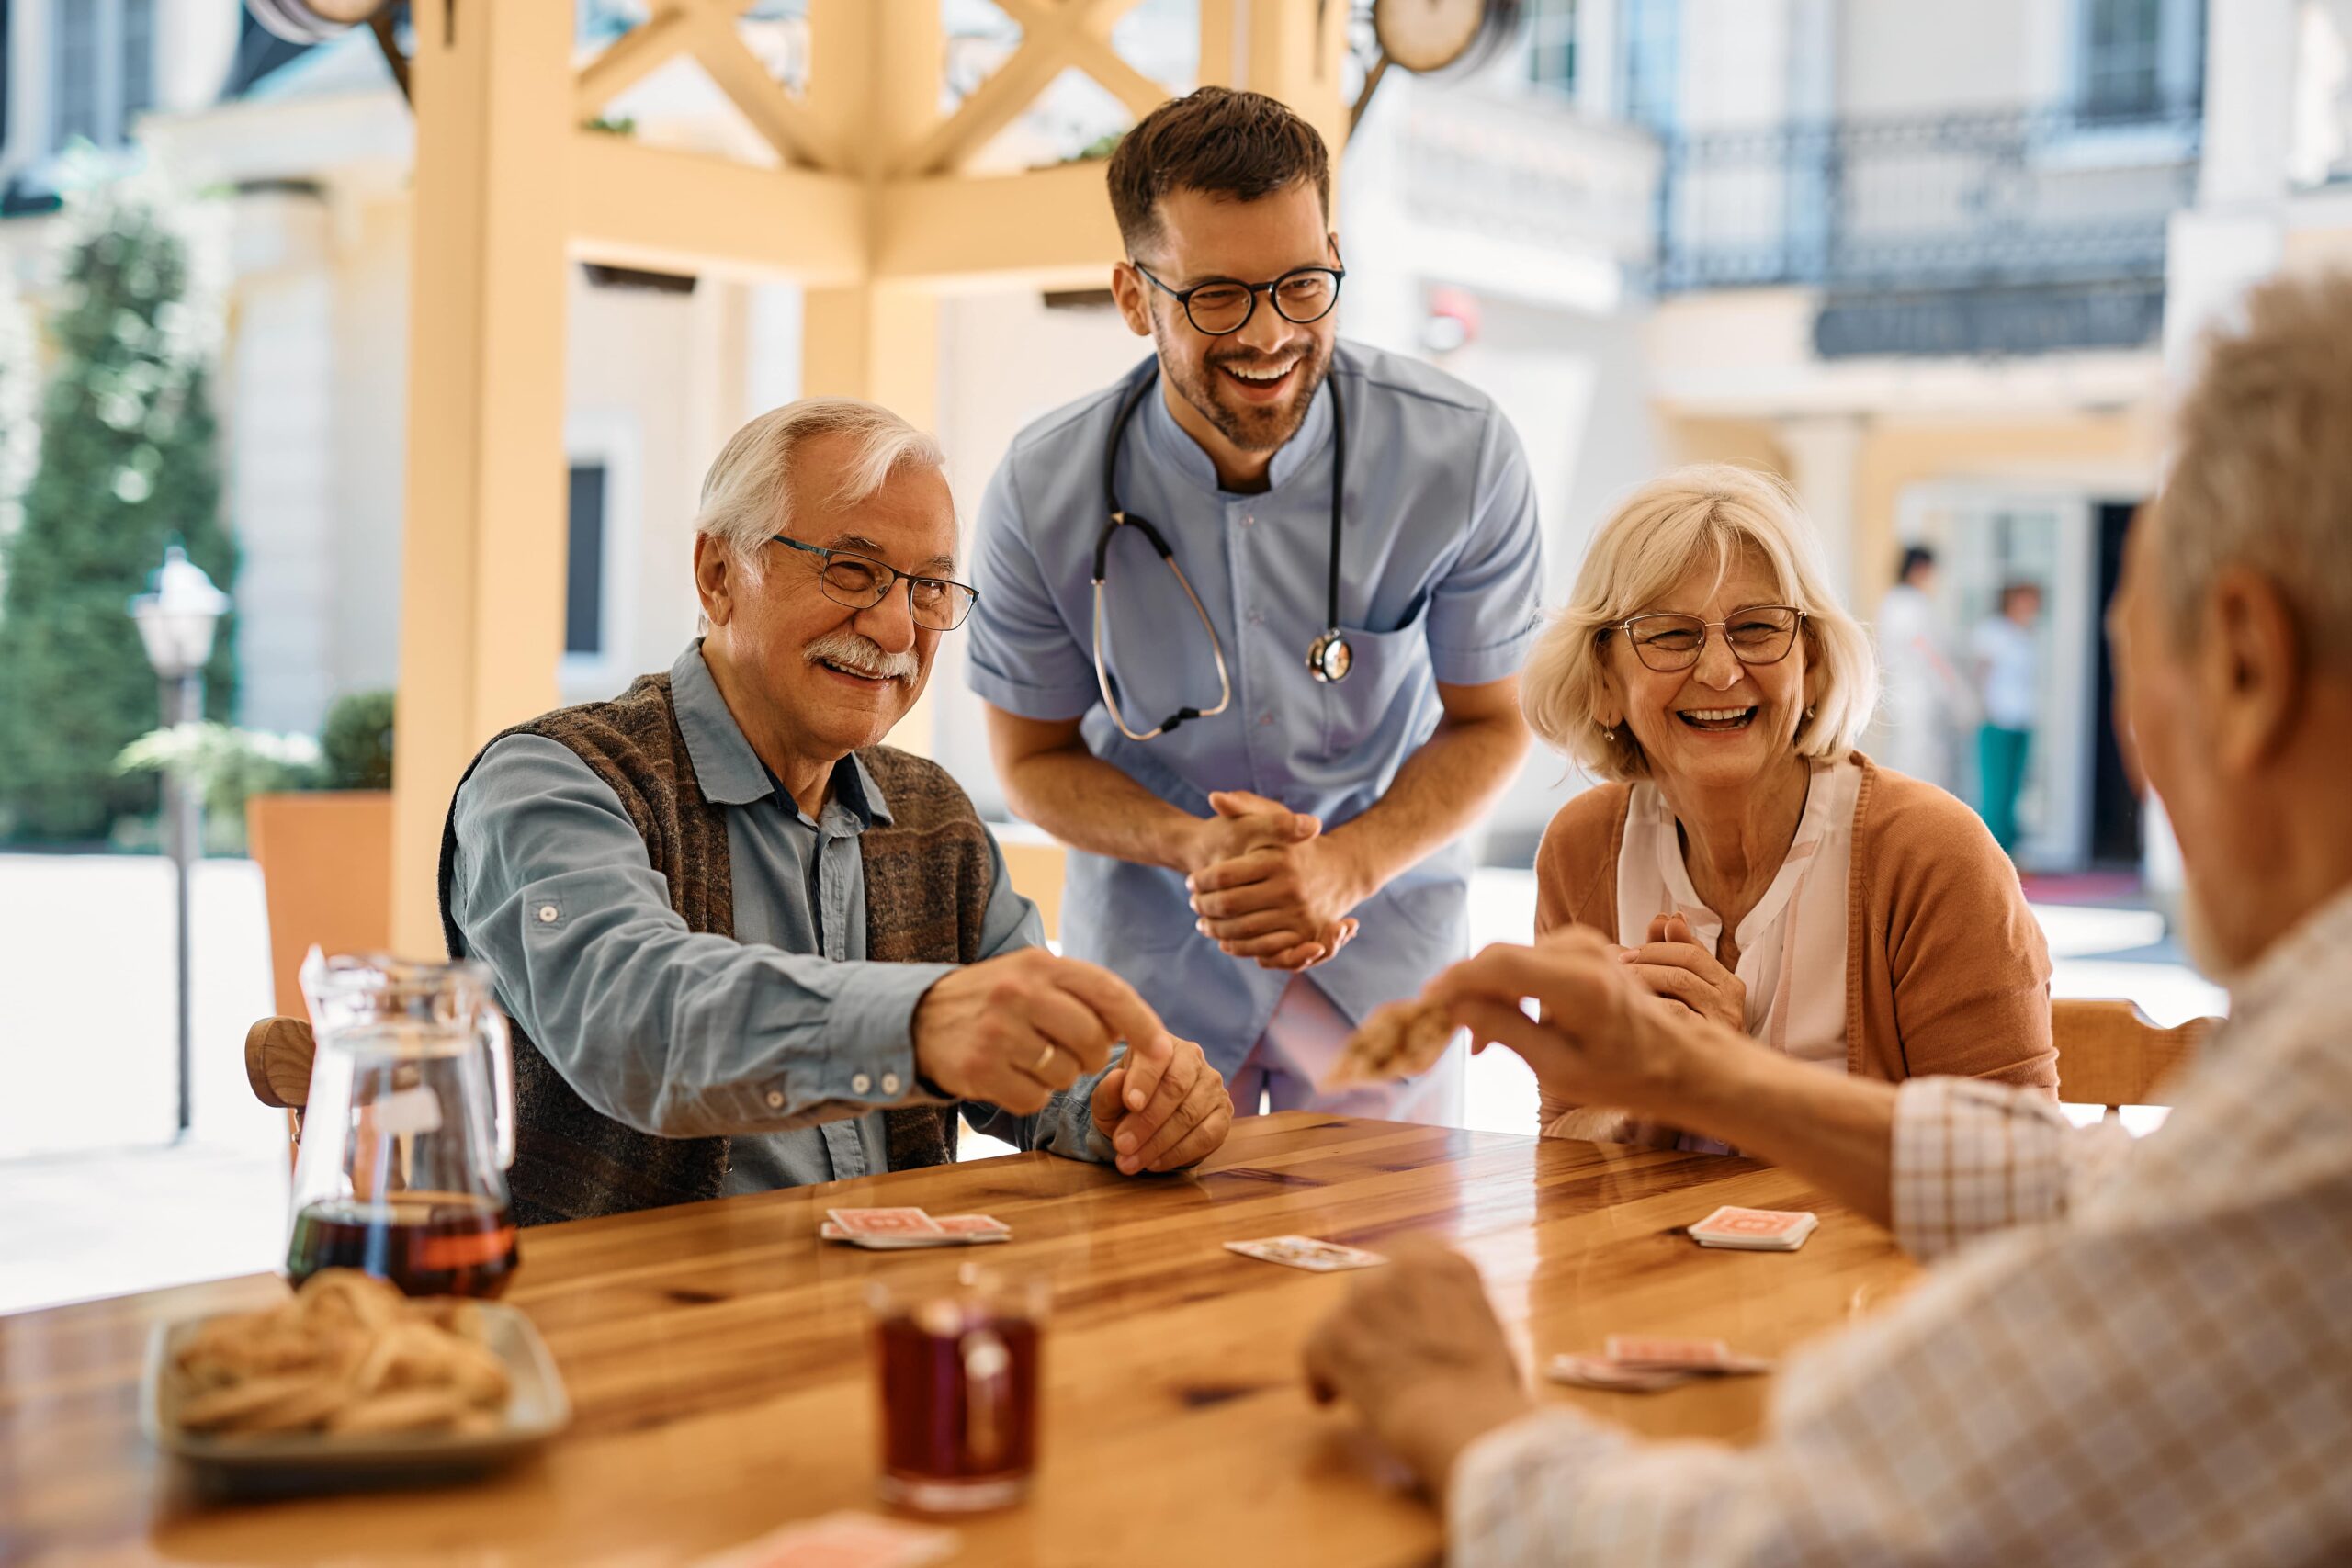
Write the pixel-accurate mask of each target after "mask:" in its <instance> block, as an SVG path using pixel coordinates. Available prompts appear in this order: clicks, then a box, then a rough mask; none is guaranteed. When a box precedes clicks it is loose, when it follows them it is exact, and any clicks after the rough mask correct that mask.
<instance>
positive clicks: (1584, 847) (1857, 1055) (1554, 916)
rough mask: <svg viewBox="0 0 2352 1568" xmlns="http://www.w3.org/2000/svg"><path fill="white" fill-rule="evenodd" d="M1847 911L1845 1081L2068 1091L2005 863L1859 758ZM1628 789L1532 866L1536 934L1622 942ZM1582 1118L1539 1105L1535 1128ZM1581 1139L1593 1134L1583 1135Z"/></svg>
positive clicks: (1600, 801) (2033, 933)
mask: <svg viewBox="0 0 2352 1568" xmlns="http://www.w3.org/2000/svg"><path fill="white" fill-rule="evenodd" d="M1853 755H1854V761H1856V762H1857V763H1859V764H1860V767H1861V770H1862V781H1861V787H1860V790H1859V792H1858V793H1857V794H1856V795H1855V797H1854V852H1853V870H1852V874H1851V875H1850V876H1849V880H1848V886H1847V897H1846V1070H1847V1071H1849V1072H1851V1073H1859V1074H1860V1075H1862V1076H1864V1077H1873V1078H1881V1079H1883V1080H1885V1081H1887V1082H1889V1083H1894V1082H1897V1081H1899V1080H1901V1079H1903V1078H1906V1077H1926V1076H1928V1075H1929V1074H1951V1075H1955V1076H1958V1077H1975V1078H1998V1079H2001V1080H2003V1081H2005V1082H2008V1083H2014V1084H2030V1085H2032V1086H2035V1087H2037V1088H2040V1089H2046V1090H2048V1091H2049V1092H2050V1094H2051V1097H2052V1099H2053V1100H2054V1099H2055V1098H2057V1089H2058V1052H2057V1049H2056V1048H2055V1047H2054V1046H2053V1045H2052V1043H2051V1039H2050V950H2049V947H2048V944H2046V943H2045V942H2043V941H2042V937H2041V925H2040V924H2039V923H2038V922H2036V920H2035V919H2034V918H2033V913H2032V911H2031V910H2030V909H2028V908H2026V903H2025V890H2024V889H2023V888H2022V887H2020V886H2018V874H2017V872H2016V870H2015V868H2014V867H2012V866H2011V865H2010V864H2009V861H2008V857H2007V856H2006V855H2004V854H2003V853H2002V852H2001V851H2000V849H1999V847H1998V846H1997V845H1996V844H1995V843H1994V842H1993V836H1992V835H1991V834H1990V833H1988V832H1986V831H1985V824H1984V823H1983V822H1981V821H1980V820H1978V818H1977V816H1976V814H1975V813H1974V812H1973V811H1971V810H1970V809H1969V808H1968V807H1965V806H1963V805H1962V804H1961V803H1960V802H1959V801H1958V800H1956V799H1954V798H1953V797H1952V796H1951V795H1947V794H1946V793H1945V792H1944V791H1942V790H1940V789H1938V788H1937V787H1936V786H1935V785H1933V784H1925V783H1922V782H1921V781H1920V780H1917V779H1915V778H1909V777H1906V776H1905V775H1904V774H1902V773H1893V772H1890V771H1889V770H1887V769H1885V768H1882V767H1880V766H1878V765H1877V764H1876V763H1874V762H1872V761H1871V760H1870V759H1869V758H1868V757H1865V756H1863V755H1862V754H1861V753H1860V752H1859V751H1857V752H1855V753H1854V754H1853ZM1632 799H1633V786H1632V785H1630V784H1601V785H1600V786H1598V787H1596V788H1593V789H1589V790H1587V791H1585V792H1584V793H1583V794H1582V795H1577V797H1576V798H1575V799H1573V800H1571V801H1569V802H1568V803H1567V804H1566V806H1564V807H1560V810H1559V813H1558V815H1556V816H1555V817H1554V818H1552V825H1551V826H1550V827H1549V828H1547V829H1544V844H1543V847H1542V848H1541V849H1539V850H1537V851H1536V852H1535V885H1536V895H1535V930H1536V931H1537V933H1538V934H1539V935H1540V934H1541V933H1543V932H1544V931H1550V930H1551V929H1552V928H1553V927H1555V926H1557V925H1561V924H1564V923H1566V922H1568V921H1575V922H1576V923H1577V924H1579V925H1586V926H1590V927H1591V928H1593V929H1594V930H1595V931H1599V932H1600V934H1601V935H1602V936H1604V937H1606V938H1608V939H1609V940H1610V941H1611V942H1615V941H1616V940H1617V855H1618V851H1619V849H1620V847H1621V846H1622V844H1623V841H1624V836H1625V811H1626V807H1627V806H1628V805H1629V804H1630V803H1631V801H1632ZM1571 1109H1573V1107H1571V1106H1570V1105H1569V1104H1568V1103H1567V1102H1566V1100H1555V1098H1554V1097H1553V1096H1551V1095H1550V1094H1548V1093H1547V1094H1545V1095H1544V1111H1543V1121H1542V1122H1541V1123H1540V1124H1539V1125H1540V1127H1541V1128H1549V1127H1551V1125H1552V1124H1553V1123H1554V1122H1555V1121H1557V1120H1558V1119H1559V1117H1560V1116H1561V1115H1562V1114H1564V1113H1566V1111H1569V1110H1571ZM1579 1135H1583V1134H1579Z"/></svg>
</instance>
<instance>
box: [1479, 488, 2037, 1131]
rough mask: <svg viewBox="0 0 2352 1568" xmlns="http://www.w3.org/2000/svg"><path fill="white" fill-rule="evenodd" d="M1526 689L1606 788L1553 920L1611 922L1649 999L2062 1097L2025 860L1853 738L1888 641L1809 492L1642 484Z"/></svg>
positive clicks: (1812, 1047) (1612, 522) (1599, 548)
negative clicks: (2023, 879) (1819, 524)
mask: <svg viewBox="0 0 2352 1568" xmlns="http://www.w3.org/2000/svg"><path fill="white" fill-rule="evenodd" d="M1524 689H1525V703H1526V708H1527V716H1528V720H1529V722H1530V723H1531V724H1532V726H1533V727H1534V729H1535V732H1536V733H1537V734H1538V735H1540V736H1542V737H1543V738H1544V739H1545V740H1547V741H1549V742H1550V743H1551V744H1552V745H1553V746H1555V747H1556V748H1557V749H1558V750H1560V751H1561V752H1562V753H1564V754H1565V755H1566V757H1567V758H1568V759H1569V760H1570V761H1573V762H1576V763H1577V764H1578V765H1579V766H1581V767H1582V768H1583V769H1584V770H1585V771H1586V772H1587V773H1591V774H1593V775H1596V776H1598V777H1599V778H1600V779H1603V780H1605V781H1607V782H1606V783H1604V784H1601V785H1600V787H1598V788H1595V789H1590V790H1587V791H1586V792H1584V793H1583V794H1581V795H1577V796H1576V797H1575V798H1574V799H1572V800H1570V801H1569V802H1568V803H1567V805H1566V806H1564V807H1561V808H1560V811H1559V813H1558V815H1556V816H1555V817H1554V818H1553V819H1552V823H1551V826H1550V828H1549V829H1546V830H1545V832H1544V842H1543V846H1542V848H1541V849H1539V850H1538V851H1537V852H1536V863H1535V874H1536V889H1537V891H1536V917H1535V919H1536V930H1537V931H1539V932H1542V931H1553V930H1555V929H1557V928H1559V927H1562V926H1567V925H1580V926H1585V927H1588V928H1589V929H1590V930H1592V931H1596V932H1598V933H1600V935H1601V936H1602V937H1603V938H1605V939H1606V940H1608V941H1609V942H1612V943H1614V944H1616V945H1617V946H1618V947H1619V948H1621V949H1622V950H1623V953H1624V959H1625V963H1626V964H1627V967H1628V972H1629V973H1631V974H1632V975H1633V976H1634V977H1635V978H1636V979H1637V980H1638V981H1639V982H1640V983H1641V984H1643V985H1644V986H1645V987H1647V988H1648V989H1650V990H1652V991H1655V992H1656V993H1657V994H1658V995H1659V996H1662V997H1667V998H1672V999H1673V1000H1674V1001H1676V1002H1679V1003H1680V1004H1682V1005H1683V1006H1684V1007H1686V1008H1688V1009H1689V1010H1691V1011H1692V1012H1695V1013H1698V1014H1700V1015H1701V1016H1702V1017H1706V1018H1710V1019H1713V1020H1714V1021H1717V1022H1719V1023H1722V1024H1724V1026H1725V1027H1727V1028H1730V1029H1734V1030H1737V1031H1739V1032H1742V1033H1744V1034H1746V1035H1748V1036H1750V1037H1752V1038H1753V1039H1755V1040H1756V1041H1757V1042H1758V1043H1759V1044H1761V1045H1762V1046H1763V1047H1764V1048H1766V1049H1768V1050H1770V1051H1772V1052H1774V1053H1776V1054H1778V1055H1785V1056H1788V1057H1791V1058H1793V1059H1795V1060H1797V1061H1802V1062H1807V1063H1812V1064H1815V1065H1817V1066H1821V1067H1823V1068H1826V1069H1827V1070H1829V1071H1832V1072H1840V1073H1854V1074H1859V1075H1861V1076H1863V1077H1872V1078H1879V1079H1883V1080H1886V1081H1889V1082H1893V1081H1896V1080H1899V1079H1902V1078H1905V1077H1912V1076H1914V1075H1917V1074H1921V1073H1951V1074H1958V1075H1960V1076H1962V1077H1987V1078H1997V1079H2000V1080H2002V1081H2004V1082H2007V1083H2014V1084H2022V1085H2027V1086H2030V1087H2032V1088H2034V1089H2039V1090H2041V1091H2042V1092H2044V1093H2049V1092H2051V1091H2052V1089H2054V1087H2055V1085H2056V1083H2057V1075H2056V1072H2055V1061H2056V1055H2055V1053H2054V1052H2053V1051H2052V1047H2051V1043H2050V957H2049V953H2048V950H2047V948H2046V946H2045V945H2044V943H2043V941H2042V935H2041V926H2040V925H2039V924H2038V923H2037V922H2036V921H2035V920H2034V918H2033V916H2032V913H2031V912H2030V910H2028V909H2027V908H2026V903H2025V896H2024V893H2023V891H2022V890H2021V889H2020V888H2019V887H2018V877H2017V872H2016V871H2015V869H2014V868H2012V867H2011V865H2010V864H2009V863H2008V861H2007V859H2005V858H2004V857H2003V855H2002V854H2001V852H2000V851H1999V849H1998V848H1996V846H1995V845H1994V843H1993V842H1992V840H1990V839H1989V838H1988V837H1987V836H1986V834H1985V829H1984V827H1983V825H1982V824H1981V823H1979V822H1978V821H1977V819H1976V818H1975V817H1974V816H1973V815H1972V814H1971V813H1970V811H1969V809H1968V807H1965V806H1964V805H1962V803H1961V802H1960V801H1959V800H1957V799H1955V798H1954V797H1953V796H1951V795H1948V794H1946V793H1945V792H1944V791H1942V790H1940V789H1939V788H1937V787H1936V786H1935V785H1933V784H1927V783H1925V782H1923V781H1921V780H1918V779H1915V778H1912V777H1909V776H1908V775H1906V774H1904V773H1898V772H1896V771H1894V770H1893V769H1890V768H1883V767H1881V766H1879V765H1878V764H1877V763H1876V762H1874V761H1871V759H1870V758H1868V757H1866V756H1864V755H1863V754H1862V753H1861V752H1860V751H1857V750H1854V740H1855V738H1856V737H1857V736H1858V735H1859V734H1860V732H1861V730H1862V728H1863V727H1864V726H1865V725H1866V724H1867V723H1868V722H1869V720H1870V716H1871V705H1872V703H1873V700H1874V698H1875V697H1876V694H1877V679H1876V670H1875V668H1874V666H1873V663H1872V660H1871V646H1870V639H1869V637H1868V636H1867V635H1866V634H1865V633H1864V632H1863V630H1862V628H1861V626H1860V625H1859V624H1858V623H1856V621H1855V620H1854V619H1853V617H1852V616H1850V615H1848V614H1847V613H1846V611H1845V609H1844V608H1843V607H1842V606H1841V605H1839V604H1838V602H1837V600H1836V599H1835V598H1834V597H1833V596H1832V595H1831V593H1830V591H1829V587H1828V571H1827V568H1826V563H1825V561H1824V559H1823V557H1822V550H1821V545H1820V541H1819V539H1818V537H1817V536H1815V533H1814V531H1813V529H1812V528H1811V527H1810V526H1809V525H1807V524H1806V523H1805V521H1804V518H1803V517H1802V515H1800V513H1798V511H1797V509H1796V505H1795V502H1794V501H1793V499H1792V497H1791V496H1790V494H1789V492H1788V491H1787V489H1786V487H1784V486H1782V485H1781V484H1780V483H1779V482H1778V481H1776V480H1775V479H1771V478H1770V477H1769V476H1767V475H1764V474H1759V473H1757V472H1755V471H1753V470H1751V469H1747V468H1736V467H1733V466H1731V465H1728V464H1699V465H1693V466H1691V467H1689V468H1678V469H1675V470H1673V471H1672V472H1669V473H1668V474H1665V475H1663V476H1661V477H1660V478H1658V479H1653V480H1652V481H1650V482H1649V483H1648V484H1646V485H1644V486H1643V487H1642V488H1641V489H1639V490H1637V491H1634V493H1633V494H1632V495H1631V496H1629V497H1627V498H1626V499H1625V500H1624V501H1623V502H1622V503H1621V504H1620V505H1619V506H1618V508H1617V510H1616V511H1615V513H1613V514H1612V515H1611V517H1610V518H1609V520H1608V521H1607V522H1605V523H1604V524H1602V525H1601V526H1600V531H1599V532H1598V533H1597V534H1595V535H1594V536H1593V540H1592V544H1591V546H1590V547H1589V550H1588V551H1587V553H1586V555H1585V560H1584V565H1583V568H1582V569H1581V570H1579V571H1578V573H1577V582H1576V588H1575V590H1574V592H1572V594H1571V596H1570V599H1569V602H1568V604H1567V607H1566V609H1564V610H1562V611H1560V612H1558V613H1557V614H1556V615H1554V616H1553V618H1552V621H1551V624H1550V625H1549V626H1547V627H1546V628H1545V629H1544V634H1543V637H1541V638H1540V639H1539V640H1538V642H1537V644H1536V647H1535V651H1534V652H1533V653H1532V655H1531V656H1530V657H1529V659H1528V663H1527V671H1526V674H1525V676H1524ZM1542 1103H1543V1111H1542V1116H1543V1121H1542V1126H1543V1129H1544V1131H1546V1132H1548V1133H1550V1134H1553V1135H1555V1136H1559V1137H1577V1138H1594V1139H1602V1140H1612V1141H1616V1140H1622V1141H1639V1142H1669V1141H1674V1140H1675V1139H1676V1138H1677V1136H1678V1134H1675V1133H1674V1132H1673V1131H1672V1130H1671V1129H1666V1128H1659V1127H1656V1126H1653V1125H1648V1124H1644V1123H1638V1122H1631V1121H1629V1120H1627V1119H1626V1118H1625V1117H1624V1115H1623V1113H1622V1112H1620V1111H1614V1110H1608V1109H1602V1108H1596V1107H1590V1106H1577V1104H1576V1103H1575V1101H1574V1100H1571V1099H1569V1098H1567V1097H1566V1096H1565V1095H1563V1094H1561V1093H1559V1092H1556V1091H1555V1086H1553V1085H1549V1084H1546V1085H1544V1097H1543V1102H1542ZM1681 1142H1682V1146H1684V1147H1687V1148H1700V1149H1710V1150H1714V1151H1717V1152H1719V1151H1720V1145H1712V1144H1709V1143H1707V1142H1706V1141H1704V1140H1698V1139H1693V1138H1690V1137H1688V1136H1684V1137H1682V1139H1681Z"/></svg>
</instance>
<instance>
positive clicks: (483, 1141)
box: [286, 948, 515, 1296]
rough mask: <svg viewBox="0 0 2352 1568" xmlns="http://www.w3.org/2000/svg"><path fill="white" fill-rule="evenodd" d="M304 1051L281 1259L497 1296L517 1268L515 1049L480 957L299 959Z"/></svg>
mask: <svg viewBox="0 0 2352 1568" xmlns="http://www.w3.org/2000/svg"><path fill="white" fill-rule="evenodd" d="M302 994H303V996H304V997H305V998H307V999H308V1001H309V1002H310V1006H311V1034H312V1037H313V1039H314V1041H315V1043H316V1047H317V1050H316V1054H315V1055H314V1056H313V1057H312V1059H311V1096H310V1104H309V1106H308V1107H307V1108H306V1109H305V1110H304V1111H303V1114H302V1146H301V1152H300V1154H299V1155H298V1156H296V1157H295V1162H294V1204H293V1213H294V1219H293V1234H292V1235H291V1237H290V1238H289V1239H288V1243H287V1248H286V1272H287V1274H288V1276H289V1277H290V1278H291V1279H292V1280H294V1282H295V1283H296V1284H298V1285H299V1284H300V1283H301V1282H302V1280H304V1279H306V1278H308V1277H309V1276H310V1275H311V1274H312V1273H314V1272H316V1271H317V1270H319V1269H335V1268H343V1269H364V1270H366V1271H367V1272H368V1273H370V1274H375V1275H378V1276H380V1277H381V1278H383V1279H385V1280H390V1281H391V1282H392V1283H393V1284H395V1285H398V1286H399V1287H400V1288H401V1290H402V1291H404V1292H407V1293H408V1294H410V1295H413V1296H429V1295H460V1296H494V1295H496V1294H498V1293H499V1292H501V1291H503V1290H504V1289H505V1287H506V1281H507V1279H508V1277H509V1276H510V1275H512V1274H513V1273H514V1272H515V1222H514V1217H513V1215H512V1213H511V1212H510V1211H509V1209H508V1206H507V1193H506V1168H507V1167H509V1166H511V1165H512V1164H514V1163H515V1058H514V1055H513V1051H512V1048H511V1047H510V1046H509V1044H508V1043H507V1037H506V1019H505V1016H504V1015H503V1013H501V1012H500V1011H499V1010H498V1004H497V1003H496V1002H494V1001H492V999H491V995H490V972H489V971H488V970H487V969H485V968H484V967H483V966H482V965H481V964H470V963H458V964H412V963H408V962H406V961H404V960H401V959H397V958H387V957H383V956H381V955H377V954H368V955H364V956H348V957H345V956H338V957H334V958H328V957H325V956H323V955H322V953H320V952H319V951H318V950H317V949H316V948H312V949H311V955H310V958H309V959H308V960H307V961H306V962H305V963H304V964H303V965H302Z"/></svg>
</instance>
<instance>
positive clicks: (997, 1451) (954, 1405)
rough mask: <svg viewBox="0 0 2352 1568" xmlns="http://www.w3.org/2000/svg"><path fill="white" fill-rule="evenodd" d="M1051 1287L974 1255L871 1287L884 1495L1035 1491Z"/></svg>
mask: <svg viewBox="0 0 2352 1568" xmlns="http://www.w3.org/2000/svg"><path fill="white" fill-rule="evenodd" d="M1051 1295H1052V1292H1051V1289H1050V1287H1049V1286H1048V1285H1047V1284H1046V1281H1045V1280H1043V1279H1042V1278H1039V1277H1036V1276H1034V1275H1024V1274H1020V1273H1012V1272H1007V1271H1004V1270H1000V1269H984V1268H980V1267H978V1266H976V1265H971V1264H967V1265H965V1266H964V1268H963V1269H960V1270H958V1271H957V1273H956V1275H955V1276H954V1277H953V1278H952V1279H941V1278H939V1277H937V1276H932V1277H930V1278H928V1279H901V1280H876V1281H875V1282H874V1284H873V1285H872V1286H871V1287H870V1288H869V1290H868V1292H867V1300H868V1302H869V1303H870V1304H871V1306H872V1308H873V1315H874V1356H875V1361H876V1382H877V1384H878V1386H879V1393H880V1395H881V1406H882V1408H881V1427H882V1476H881V1480H880V1483H879V1490H880V1492H881V1495H882V1498H883V1500H884V1501H885V1502H888V1503H892V1504H896V1505H897V1506H900V1507H905V1508H911V1509H915V1510H917V1511H919V1512H922V1513H929V1514H963V1513H974V1512H978V1511H979V1510H981V1509H986V1508H1002V1507H1006V1506H1011V1505H1012V1504H1014V1503H1018V1502H1019V1501H1021V1499H1022V1498H1023V1496H1025V1495H1027V1494H1028V1491H1029V1477H1030V1473H1031V1472H1033V1471H1034V1470H1035V1468H1036V1463H1037V1360H1038V1354H1039V1350H1040V1342H1041V1340H1042V1339H1043V1337H1044V1334H1045V1327H1046V1306H1047V1303H1048V1302H1049V1301H1050V1299H1051Z"/></svg>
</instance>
